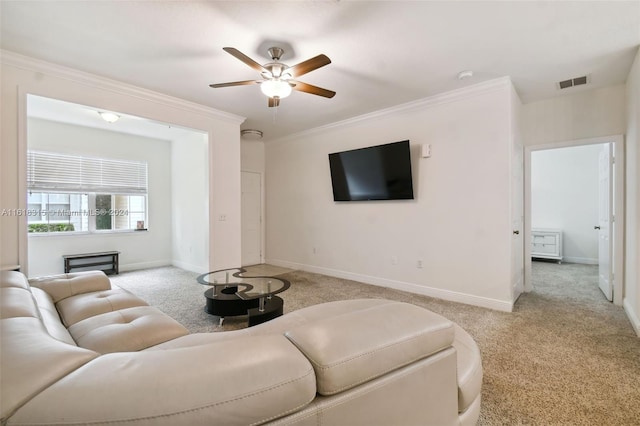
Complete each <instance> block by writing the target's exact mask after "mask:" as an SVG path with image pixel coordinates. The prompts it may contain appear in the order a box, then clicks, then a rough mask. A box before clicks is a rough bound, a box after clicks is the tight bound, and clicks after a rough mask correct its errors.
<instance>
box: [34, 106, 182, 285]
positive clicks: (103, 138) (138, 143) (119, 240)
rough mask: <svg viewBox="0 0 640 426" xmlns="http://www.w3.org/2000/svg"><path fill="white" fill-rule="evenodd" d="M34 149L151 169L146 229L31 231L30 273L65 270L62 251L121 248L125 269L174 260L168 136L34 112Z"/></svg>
mask: <svg viewBox="0 0 640 426" xmlns="http://www.w3.org/2000/svg"><path fill="white" fill-rule="evenodd" d="M27 137H28V147H29V149H34V150H41V151H51V152H60V153H65V154H73V155H87V156H95V157H102V158H113V159H126V160H134V161H146V162H147V164H148V174H149V193H148V220H149V223H148V228H149V230H148V231H146V232H130V233H114V234H100V235H97V234H93V235H60V234H48V235H46V234H29V238H28V244H29V264H30V265H31V268H30V270H29V274H30V275H31V276H38V275H47V274H56V273H62V272H64V267H63V262H62V257H61V256H62V255H63V254H75V253H91V252H97V251H105V250H118V251H120V252H121V253H120V269H121V270H123V271H126V270H131V269H140V268H144V267H153V266H161V265H168V264H170V263H171V189H170V188H171V186H170V184H169V183H170V174H169V173H167V171H168V170H170V169H171V157H170V145H169V141H163V140H159V139H151V138H144V137H141V136H134V135H127V134H124V133H117V132H110V131H105V130H100V129H92V128H89V127H81V126H75V125H71V124H65V123H57V122H53V121H48V120H41V119H37V118H30V119H29V120H28V129H27Z"/></svg>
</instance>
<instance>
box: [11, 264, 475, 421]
mask: <svg viewBox="0 0 640 426" xmlns="http://www.w3.org/2000/svg"><path fill="white" fill-rule="evenodd" d="M0 278H1V284H2V285H1V288H0V290H1V292H2V293H1V299H0V313H1V318H2V319H1V326H2V329H1V338H2V340H1V342H0V343H1V365H0V374H1V377H0V381H1V383H0V384H1V386H0V392H1V394H0V398H1V403H0V404H1V407H0V411H1V413H0V414H1V422H2V425H5V424H7V425H35V424H37V425H45V424H51V425H70V424H73V425H77V424H91V425H107V424H120V425H156V424H157V425H257V424H277V425H280V424H282V425H285V424H286V425H396V426H399V425H419V424H420V425H454V424H464V425H471V424H475V423H476V421H477V419H478V417H479V413H480V390H481V385H482V366H481V360H480V353H479V351H478V347H477V346H476V344H475V342H474V341H473V339H472V338H471V337H470V336H469V335H468V334H467V333H466V332H465V331H464V330H462V329H461V328H460V327H458V326H457V325H456V324H454V323H452V322H451V321H449V320H447V319H446V318H443V317H442V316H440V315H437V314H435V313H433V312H430V311H428V310H425V309H423V308H419V307H417V306H414V305H411V304H406V303H400V302H393V301H388V300H377V299H375V300H374V299H371V300H369V299H367V300H363V299H362V300H345V301H340V302H330V303H325V304H321V305H315V306H311V307H308V308H305V309H300V310H298V311H294V312H291V313H289V314H286V315H284V316H282V317H280V318H277V319H275V320H272V321H269V322H267V323H264V324H261V325H258V326H255V327H251V328H248V329H244V330H239V331H230V332H220V333H198V334H189V333H188V331H187V330H186V329H185V328H184V327H183V326H182V325H180V324H179V323H177V322H176V321H174V320H173V319H172V318H170V317H168V316H167V315H165V314H164V313H162V312H160V311H159V310H157V309H156V308H153V307H151V306H148V305H147V304H146V303H145V302H144V301H143V300H141V299H139V298H138V297H136V296H134V295H132V294H130V293H128V292H126V291H124V290H122V289H119V288H116V287H112V286H111V284H110V281H109V279H108V277H107V276H106V275H104V274H102V273H101V272H84V273H71V274H65V275H58V276H54V277H45V278H40V279H33V280H31V281H28V280H27V279H26V278H25V276H24V275H23V274H21V273H19V272H2V275H1V276H0ZM194 285H196V284H195V283H194Z"/></svg>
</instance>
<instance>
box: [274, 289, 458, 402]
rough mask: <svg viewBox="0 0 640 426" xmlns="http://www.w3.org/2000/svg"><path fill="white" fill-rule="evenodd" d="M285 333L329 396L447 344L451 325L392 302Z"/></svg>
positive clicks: (437, 317)
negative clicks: (310, 366) (308, 362)
mask: <svg viewBox="0 0 640 426" xmlns="http://www.w3.org/2000/svg"><path fill="white" fill-rule="evenodd" d="M285 336H286V337H287V338H289V340H291V342H293V344H295V345H296V346H297V347H298V349H300V351H301V352H302V353H304V354H305V355H306V356H307V358H309V360H310V361H311V364H312V365H313V368H314V370H315V372H316V380H317V386H318V393H320V394H321V395H333V394H336V393H338V392H341V391H344V390H347V389H350V388H353V387H355V386H357V385H359V384H361V383H364V382H367V381H369V380H372V379H375V378H377V377H380V376H382V375H384V374H386V373H388V372H390V371H393V370H396V369H398V368H400V367H403V366H405V365H408V364H411V363H412V362H415V361H418V360H420V359H422V358H426V357H428V356H430V355H432V354H434V353H437V352H439V351H442V350H444V349H446V348H449V347H451V345H452V343H453V338H454V326H453V323H452V322H451V321H449V320H448V319H446V318H444V317H442V316H440V315H438V314H435V313H433V312H431V311H428V310H426V309H423V308H420V307H418V306H415V305H411V304H408V303H401V302H397V303H389V304H385V305H379V306H372V307H370V308H368V309H362V310H358V311H355V312H350V313H346V314H342V315H337V316H334V317H328V318H325V319H323V320H319V321H315V322H311V323H308V324H304V325H302V326H300V327H296V328H294V329H292V330H291V331H288V332H287V333H286V334H285ZM452 380H453V381H455V377H452Z"/></svg>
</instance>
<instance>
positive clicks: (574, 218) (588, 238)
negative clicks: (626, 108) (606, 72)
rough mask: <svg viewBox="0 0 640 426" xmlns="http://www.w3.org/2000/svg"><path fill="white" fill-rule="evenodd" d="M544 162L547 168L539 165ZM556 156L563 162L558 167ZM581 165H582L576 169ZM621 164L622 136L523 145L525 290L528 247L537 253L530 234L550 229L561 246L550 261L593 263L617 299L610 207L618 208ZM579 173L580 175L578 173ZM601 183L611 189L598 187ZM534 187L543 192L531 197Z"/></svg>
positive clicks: (617, 246)
mask: <svg viewBox="0 0 640 426" xmlns="http://www.w3.org/2000/svg"><path fill="white" fill-rule="evenodd" d="M604 153H606V154H607V155H606V156H605V157H604V159H603V154H604ZM545 161H548V163H549V164H548V167H544V166H543V167H541V166H540V163H544V162H545ZM562 161H565V163H563V164H568V167H566V169H560V170H558V167H557V166H558V164H560V163H561V162H562ZM581 164H588V167H584V169H585V170H584V171H580V168H581ZM623 165H624V147H623V137H622V136H610V137H601V138H591V139H581V140H573V141H565V142H558V143H553V144H548V145H541V146H530V147H527V148H526V149H525V169H526V170H525V228H524V229H525V291H531V290H532V289H533V285H532V263H531V262H532V261H531V256H532V252H535V253H534V255H535V254H536V253H539V252H540V247H537V246H536V247H537V248H535V249H534V246H533V245H534V244H536V243H538V241H537V240H536V241H534V238H538V239H539V238H540V235H543V234H544V235H547V234H549V235H551V234H550V233H551V232H552V231H553V232H558V233H559V234H562V239H560V240H559V241H557V240H554V241H553V243H554V244H556V245H557V244H561V245H562V246H563V247H562V252H561V257H558V258H555V260H558V261H566V262H571V263H584V264H591V265H598V266H597V269H598V270H599V275H600V288H601V290H602V292H603V293H604V294H605V296H606V297H607V298H608V299H609V300H611V301H613V302H614V303H615V304H617V305H621V304H622V289H623V282H622V279H620V278H621V277H622V268H623V265H622V256H621V254H622V248H623V235H624V234H623V232H624V217H623V216H624V215H623V214H619V215H615V212H623V205H622V200H623V193H624V192H623V191H624V187H623V185H624V168H623V167H622V166H623ZM534 166H536V167H534ZM554 167H556V168H555V169H554ZM572 168H573V170H572ZM586 169H589V170H586ZM581 173H585V174H586V175H584V176H581V177H578V175H580V174H581ZM603 177H606V179H604V180H603ZM607 179H610V180H607ZM545 185H546V186H545ZM571 185H573V187H572V186H571ZM603 185H604V186H605V187H606V188H607V189H608V188H611V191H610V192H607V191H604V192H603V190H602V189H603ZM538 192H540V193H544V197H540V196H537V195H536V193H538ZM599 194H600V195H599ZM541 200H542V201H541ZM532 231H533V232H532ZM534 232H535V233H536V236H537V237H534V236H533V233H534ZM545 232H546V233H545ZM538 234H540V235H538ZM538 245H539V244H538ZM543 248H548V247H546V246H545V247H543ZM551 248H553V247H551ZM556 248H557V247H556ZM605 249H606V250H605ZM608 251H609V252H608Z"/></svg>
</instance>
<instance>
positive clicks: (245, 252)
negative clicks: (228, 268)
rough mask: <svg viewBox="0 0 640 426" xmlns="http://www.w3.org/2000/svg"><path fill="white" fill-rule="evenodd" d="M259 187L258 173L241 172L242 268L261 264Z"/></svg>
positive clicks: (260, 191) (260, 196) (260, 185)
mask: <svg viewBox="0 0 640 426" xmlns="http://www.w3.org/2000/svg"><path fill="white" fill-rule="evenodd" d="M261 187H262V183H261V176H260V173H254V172H242V178H241V188H242V201H241V202H242V205H241V208H242V266H248V265H257V264H259V263H262V255H261V254H262V253H261V252H262V203H261V198H262V190H261Z"/></svg>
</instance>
